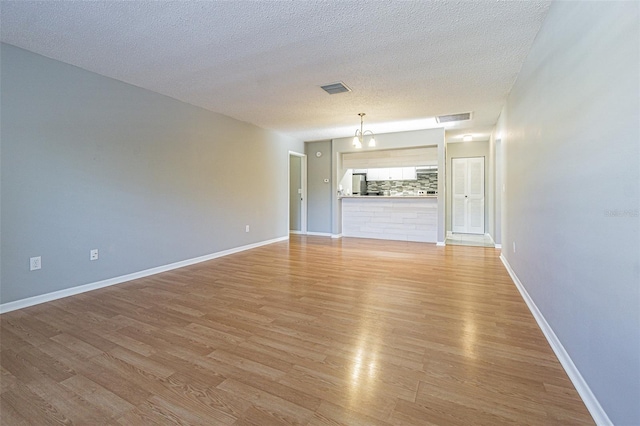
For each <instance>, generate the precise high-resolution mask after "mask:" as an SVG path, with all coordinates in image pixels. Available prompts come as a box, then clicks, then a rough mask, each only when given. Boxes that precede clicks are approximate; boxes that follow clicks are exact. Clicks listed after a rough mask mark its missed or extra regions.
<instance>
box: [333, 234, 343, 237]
mask: <svg viewBox="0 0 640 426" xmlns="http://www.w3.org/2000/svg"><path fill="white" fill-rule="evenodd" d="M331 238H342V234H331Z"/></svg>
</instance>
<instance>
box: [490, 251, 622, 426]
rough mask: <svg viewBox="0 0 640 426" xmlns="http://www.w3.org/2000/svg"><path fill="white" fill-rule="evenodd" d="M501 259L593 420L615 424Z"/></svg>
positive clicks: (603, 424) (508, 266)
mask: <svg viewBox="0 0 640 426" xmlns="http://www.w3.org/2000/svg"><path fill="white" fill-rule="evenodd" d="M500 260H502V263H503V264H504V267H505V268H506V269H507V272H508V273H509V275H510V276H511V279H512V280H513V283H514V284H515V285H516V288H517V289H518V291H519V292H520V295H521V296H522V298H523V299H524V301H525V303H526V304H527V306H528V307H529V310H530V311H531V314H533V317H534V318H535V319H536V322H537V323H538V326H539V327H540V329H541V330H542V333H543V334H544V337H546V338H547V341H548V342H549V345H551V349H553V352H555V354H556V357H558V360H559V361H560V364H562V367H563V368H564V371H565V372H566V373H567V375H568V376H569V379H570V380H571V382H572V383H573V386H575V388H576V390H577V391H578V394H579V395H580V397H581V398H582V401H583V402H584V405H585V406H586V407H587V410H589V413H590V414H591V417H593V420H594V421H595V422H596V424H597V425H601V426H605V425H606V426H609V425H613V423H612V422H611V420H610V419H609V416H607V413H606V412H605V411H604V409H603V408H602V406H601V405H600V402H598V399H597V398H596V396H595V395H594V394H593V392H591V388H590V387H589V385H588V384H587V382H586V380H585V379H584V377H582V374H580V370H578V367H576V365H575V364H574V363H573V360H572V359H571V357H570V356H569V354H568V353H567V351H566V350H565V348H564V346H562V343H561V342H560V339H558V336H556V334H555V333H554V332H553V329H552V328H551V326H550V325H549V323H548V322H547V320H546V319H545V318H544V315H542V312H540V310H539V309H538V307H537V306H536V304H535V302H534V301H533V299H532V298H531V296H529V293H528V292H527V289H526V288H525V287H524V286H523V285H522V283H521V282H520V279H518V276H517V275H516V273H515V272H514V271H513V269H511V265H509V262H508V261H507V259H506V258H505V257H504V256H503V255H502V254H501V255H500Z"/></svg>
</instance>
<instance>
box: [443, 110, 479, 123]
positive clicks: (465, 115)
mask: <svg viewBox="0 0 640 426" xmlns="http://www.w3.org/2000/svg"><path fill="white" fill-rule="evenodd" d="M465 120H471V113H470V112H461V113H458V114H449V115H439V116H437V117H436V121H438V123H450V122H452V121H465Z"/></svg>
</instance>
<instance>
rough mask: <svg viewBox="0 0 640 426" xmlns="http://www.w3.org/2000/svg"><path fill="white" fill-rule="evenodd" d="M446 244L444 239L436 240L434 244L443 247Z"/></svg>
mask: <svg viewBox="0 0 640 426" xmlns="http://www.w3.org/2000/svg"><path fill="white" fill-rule="evenodd" d="M446 245H447V244H446V243H445V242H444V241H438V242H437V243H436V246H438V247H444V246H446Z"/></svg>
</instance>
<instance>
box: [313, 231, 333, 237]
mask: <svg viewBox="0 0 640 426" xmlns="http://www.w3.org/2000/svg"><path fill="white" fill-rule="evenodd" d="M307 235H313V236H315V237H331V236H333V234H331V233H330V232H310V231H307Z"/></svg>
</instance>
